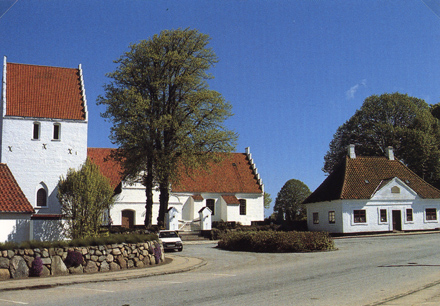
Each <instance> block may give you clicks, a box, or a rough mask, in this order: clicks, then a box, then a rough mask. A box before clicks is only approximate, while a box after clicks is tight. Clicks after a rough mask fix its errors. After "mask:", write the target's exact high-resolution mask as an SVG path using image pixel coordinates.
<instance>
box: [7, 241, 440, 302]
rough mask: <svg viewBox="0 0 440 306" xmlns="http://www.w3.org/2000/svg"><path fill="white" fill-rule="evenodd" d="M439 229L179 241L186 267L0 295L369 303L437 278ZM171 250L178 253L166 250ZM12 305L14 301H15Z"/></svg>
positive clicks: (13, 297)
mask: <svg viewBox="0 0 440 306" xmlns="http://www.w3.org/2000/svg"><path fill="white" fill-rule="evenodd" d="M439 242H440V234H425V235H402V236H388V237H369V238H345V239H338V240H336V245H337V247H338V250H337V251H333V252H323V253H302V254H296V253H287V254H257V253H246V252H228V251H222V250H219V249H216V248H214V245H212V244H208V245H185V248H184V251H183V252H182V255H184V256H193V257H201V258H204V259H205V260H206V261H207V262H208V264H207V265H205V266H203V267H201V268H199V269H197V270H194V271H190V272H185V273H178V274H170V275H161V276H154V277H146V278H141V279H131V280H124V281H117V282H101V283H90V284H82V285H71V286H62V287H55V288H48V289H39V290H20V291H9V292H1V293H0V305H3V304H4V305H13V304H12V303H11V302H7V303H3V304H2V302H1V300H2V299H3V300H8V301H15V302H17V303H26V304H28V305H130V306H135V305H185V304H186V305H372V304H374V303H376V302H378V301H381V300H384V299H386V298H389V297H391V296H394V295H398V294H402V293H405V292H408V291H412V290H414V289H417V288H420V287H422V286H424V285H426V284H428V283H430V282H434V281H437V280H440V243H439ZM174 255H179V253H174ZM17 305H18V304H17Z"/></svg>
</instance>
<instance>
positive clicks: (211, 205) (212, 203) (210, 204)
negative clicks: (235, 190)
mask: <svg viewBox="0 0 440 306" xmlns="http://www.w3.org/2000/svg"><path fill="white" fill-rule="evenodd" d="M206 207H208V208H209V209H210V210H211V212H212V215H214V214H215V211H214V208H215V201H214V199H207V200H206Z"/></svg>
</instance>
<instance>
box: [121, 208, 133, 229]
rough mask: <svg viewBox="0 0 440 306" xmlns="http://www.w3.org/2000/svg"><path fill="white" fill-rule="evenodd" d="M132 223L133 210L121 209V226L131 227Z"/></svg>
mask: <svg viewBox="0 0 440 306" xmlns="http://www.w3.org/2000/svg"><path fill="white" fill-rule="evenodd" d="M133 225H134V212H133V211H132V210H123V211H122V221H121V226H122V227H125V228H132V227H133Z"/></svg>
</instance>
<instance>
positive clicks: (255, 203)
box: [88, 148, 264, 230]
mask: <svg viewBox="0 0 440 306" xmlns="http://www.w3.org/2000/svg"><path fill="white" fill-rule="evenodd" d="M111 150H112V149H103V148H89V149H88V156H89V158H90V159H91V160H92V161H93V162H94V163H95V164H97V165H98V166H99V167H100V169H101V172H102V173H103V174H104V175H105V176H106V177H108V178H109V179H110V181H111V183H112V186H113V187H114V188H115V190H116V191H117V196H116V203H115V205H114V206H113V208H112V209H111V218H112V221H113V225H115V226H123V227H133V226H137V225H143V224H144V219H145V201H146V196H145V187H144V186H143V185H141V184H139V183H130V182H126V181H124V180H123V178H122V177H121V174H120V166H119V165H118V164H117V163H116V162H115V161H114V160H111V159H109V158H108V156H109V155H110V152H111ZM224 154H225V156H224V158H223V160H222V161H221V162H220V163H212V164H211V165H210V166H209V170H202V169H198V170H195V171H191V172H190V173H188V172H187V171H184V170H183V169H176V171H177V172H178V173H179V179H178V183H175V184H172V185H171V191H170V200H169V205H168V207H169V208H171V207H173V208H175V209H176V210H177V212H178V220H179V229H180V230H191V229H199V228H200V217H199V211H200V210H201V209H202V208H203V207H208V208H209V209H210V211H211V212H212V216H211V220H212V221H213V222H214V221H221V220H222V221H226V222H231V221H233V222H239V223H241V224H243V225H250V224H251V223H252V222H253V221H263V220H264V186H263V184H262V181H261V179H260V177H259V174H258V171H257V168H256V166H255V164H254V162H253V160H252V156H251V154H250V152H249V148H247V149H246V153H224ZM153 202H154V204H153V220H152V221H153V223H154V224H155V222H156V220H157V214H158V211H159V192H158V191H153Z"/></svg>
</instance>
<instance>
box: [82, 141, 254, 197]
mask: <svg viewBox="0 0 440 306" xmlns="http://www.w3.org/2000/svg"><path fill="white" fill-rule="evenodd" d="M111 150H112V149H103V148H101V149H99V148H89V149H88V151H87V154H88V156H89V157H90V159H91V160H92V161H93V162H95V163H96V164H97V165H99V166H100V168H101V172H102V173H103V174H104V175H105V176H106V177H108V178H109V179H110V181H111V182H112V186H115V187H116V186H117V185H118V184H119V182H121V180H122V176H121V167H120V166H119V165H118V163H117V162H116V161H114V160H107V161H105V160H106V157H108V156H109V155H110V153H111ZM223 154H225V158H224V159H223V160H222V161H221V162H219V163H211V164H210V167H208V169H209V170H203V169H196V170H191V171H188V172H187V171H185V169H180V170H179V173H180V175H179V179H178V182H177V183H174V184H172V188H171V189H172V192H192V193H197V194H200V193H202V192H212V193H223V194H228V193H261V192H262V186H260V185H259V183H258V181H257V179H256V177H255V174H254V172H253V170H252V168H251V165H250V163H249V160H248V159H247V156H246V154H244V153H229V154H227V153H223ZM188 173H189V175H188ZM196 200H197V199H196Z"/></svg>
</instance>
